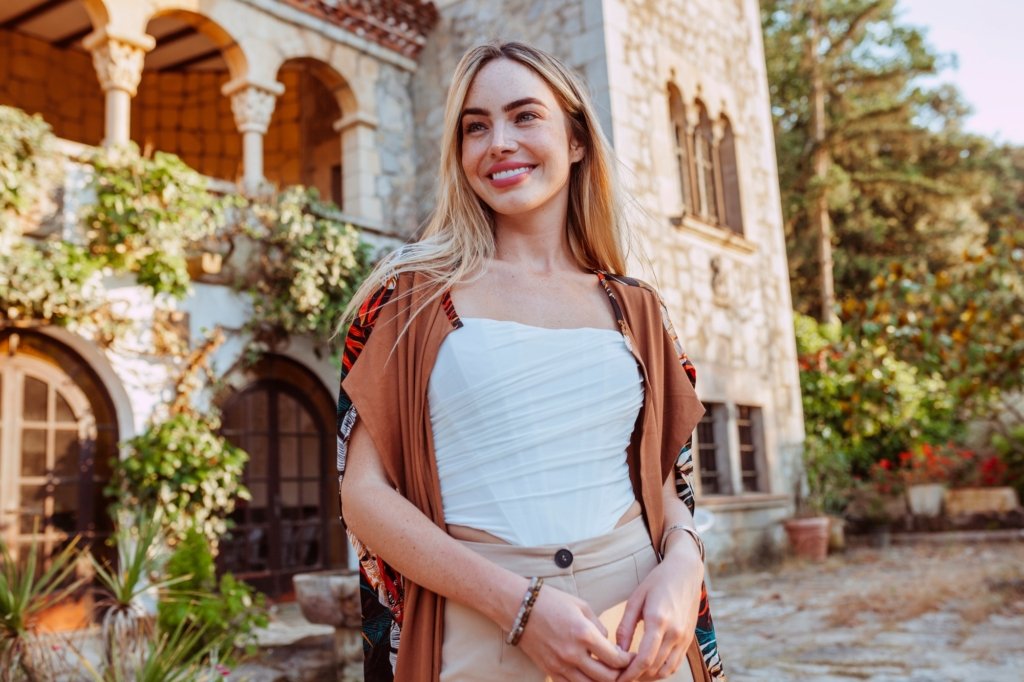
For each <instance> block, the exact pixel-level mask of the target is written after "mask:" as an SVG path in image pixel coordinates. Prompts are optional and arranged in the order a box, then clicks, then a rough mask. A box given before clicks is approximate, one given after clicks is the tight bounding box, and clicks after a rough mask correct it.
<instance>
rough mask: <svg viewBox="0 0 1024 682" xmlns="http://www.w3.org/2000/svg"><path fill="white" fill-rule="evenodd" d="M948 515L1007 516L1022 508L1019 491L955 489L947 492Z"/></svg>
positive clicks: (1007, 489)
mask: <svg viewBox="0 0 1024 682" xmlns="http://www.w3.org/2000/svg"><path fill="white" fill-rule="evenodd" d="M944 502H945V505H946V514H947V515H949V516H968V515H970V514H1005V513H1007V512H1012V511H1014V510H1016V509H1019V508H1020V500H1018V499H1017V491H1016V490H1014V489H1013V488H1010V487H1005V488H954V489H953V490H947V491H946V497H945V500H944Z"/></svg>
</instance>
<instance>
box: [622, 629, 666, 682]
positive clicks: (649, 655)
mask: <svg viewBox="0 0 1024 682" xmlns="http://www.w3.org/2000/svg"><path fill="white" fill-rule="evenodd" d="M660 647H661V630H660V629H658V628H655V627H646V628H644V637H643V639H641V640H640V648H639V649H638V650H637V652H636V657H635V658H634V659H633V662H632V663H630V664H629V667H628V668H626V669H625V670H624V671H623V672H622V674H621V675H619V679H618V682H633V681H634V680H639V679H641V677H642V676H643V675H645V674H650V673H652V672H654V671H656V670H657V668H654V669H653V670H652V669H651V664H652V663H654V660H655V657H656V656H657V655H658V650H659V649H660Z"/></svg>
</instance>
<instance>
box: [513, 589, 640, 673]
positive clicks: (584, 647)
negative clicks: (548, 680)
mask: <svg viewBox="0 0 1024 682" xmlns="http://www.w3.org/2000/svg"><path fill="white" fill-rule="evenodd" d="M519 648H520V649H522V650H523V653H525V654H526V655H527V656H529V657H530V660H532V661H533V662H534V663H535V664H536V665H537V667H539V668H540V669H541V670H543V671H544V672H545V673H547V674H548V675H550V676H551V677H552V679H553V680H555V682H560V681H561V680H568V681H569V682H614V681H615V679H616V678H617V677H618V676H619V673H620V672H621V671H622V670H623V669H624V668H626V667H627V666H628V665H629V663H630V661H632V660H633V654H630V653H629V652H626V651H623V650H622V649H620V648H618V647H617V646H616V645H614V644H612V643H611V641H609V639H608V630H607V629H606V628H605V627H604V625H602V624H601V621H600V620H598V619H597V616H596V615H594V612H593V611H592V610H591V609H590V606H589V605H588V604H587V603H586V602H585V601H583V600H582V599H579V598H578V597H574V596H572V595H571V594H568V593H566V592H563V591H561V590H559V589H556V588H554V587H550V586H547V585H545V586H543V587H541V589H540V593H539V594H538V596H537V601H536V602H535V603H534V605H533V612H532V613H531V614H530V619H529V621H528V622H527V624H526V628H525V629H524V630H523V636H522V638H521V639H520V640H519Z"/></svg>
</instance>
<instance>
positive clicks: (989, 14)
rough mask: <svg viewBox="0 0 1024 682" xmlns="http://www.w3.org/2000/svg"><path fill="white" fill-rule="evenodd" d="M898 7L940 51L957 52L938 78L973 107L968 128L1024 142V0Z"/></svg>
mask: <svg viewBox="0 0 1024 682" xmlns="http://www.w3.org/2000/svg"><path fill="white" fill-rule="evenodd" d="M897 9H898V11H900V12H901V13H902V18H903V20H904V22H905V23H908V24H914V25H917V26H924V27H926V28H927V29H928V32H927V36H928V43H929V44H930V45H931V46H932V47H934V48H935V49H936V50H937V51H938V52H941V53H950V52H952V53H955V54H956V55H957V61H958V66H957V68H956V69H955V70H954V69H952V68H950V69H946V70H945V71H944V72H943V73H942V75H941V77H940V78H939V82H951V83H953V84H955V85H956V86H957V87H958V88H959V89H960V92H961V93H963V97H964V99H965V100H966V101H967V102H968V103H969V104H970V105H971V107H972V108H973V109H974V114H973V115H972V116H971V117H970V118H969V119H968V120H967V123H966V126H965V127H966V128H967V130H969V131H971V132H976V133H981V134H984V135H988V136H990V137H995V138H996V139H998V140H1000V141H1003V142H1012V143H1014V144H1018V145H1024V41H1022V40H1021V31H1022V30H1024V0H898V3H897Z"/></svg>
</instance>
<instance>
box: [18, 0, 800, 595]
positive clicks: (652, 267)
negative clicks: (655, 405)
mask: <svg viewBox="0 0 1024 682" xmlns="http://www.w3.org/2000/svg"><path fill="white" fill-rule="evenodd" d="M494 39H501V40H511V39H518V40H526V41H529V42H532V43H535V44H537V45H539V46H540V47H542V48H545V49H547V50H550V51H551V52H553V53H555V54H557V55H559V56H560V57H562V58H563V59H564V60H565V61H566V62H567V63H568V64H569V65H570V66H572V67H574V68H576V69H578V70H579V71H580V73H582V74H583V76H584V77H585V78H586V80H587V82H588V83H589V85H590V87H591V89H592V92H593V95H594V97H595V100H596V103H597V106H598V109H599V110H600V115H601V118H602V124H603V126H604V128H605V131H606V133H607V134H608V136H609V138H610V139H611V140H612V141H613V144H614V147H615V149H616V152H617V154H618V157H619V160H620V161H621V166H622V173H623V177H624V178H625V180H626V182H627V184H628V186H629V187H630V189H631V191H632V193H633V195H634V196H635V197H636V199H637V210H636V211H635V212H634V213H635V214H636V215H635V220H634V222H635V225H636V229H637V232H638V234H639V237H640V240H639V241H640V242H641V245H642V249H641V251H642V253H643V254H645V256H644V257H638V258H637V259H636V266H637V273H638V274H639V276H641V277H643V278H644V279H648V280H652V281H654V282H655V283H656V284H657V285H658V286H659V288H660V290H661V292H662V295H663V296H664V298H665V300H666V302H667V304H668V307H669V309H670V312H671V315H672V317H673V319H674V322H675V324H676V327H677V330H678V331H679V334H680V337H681V339H682V340H683V343H684V345H685V346H686V348H687V350H688V352H689V354H690V356H691V357H692V359H693V360H694V363H695V364H696V365H697V367H698V371H699V375H700V378H699V383H698V390H699V393H700V395H701V397H702V399H703V400H704V401H705V402H706V404H707V406H708V413H707V416H706V418H705V419H704V421H703V422H702V423H701V424H700V425H699V427H698V433H697V436H696V446H697V447H696V452H697V453H698V460H699V470H700V476H699V490H698V500H699V501H698V506H700V507H702V508H704V509H707V510H710V511H712V512H714V515H715V516H714V526H713V527H712V528H711V529H710V530H709V531H708V533H707V536H708V545H709V551H710V552H711V558H712V561H713V562H715V564H718V565H727V564H733V563H735V562H738V561H748V560H755V559H758V558H761V557H765V556H769V555H772V554H774V553H776V552H777V551H778V549H779V548H780V547H781V542H782V535H781V530H780V528H779V527H778V524H777V522H778V521H779V520H780V519H782V518H784V517H786V516H787V515H789V514H790V513H791V512H792V508H793V500H792V494H791V492H792V486H791V483H792V480H793V472H794V466H795V462H796V460H797V459H798V456H799V451H800V447H801V442H802V439H803V430H802V429H803V426H802V415H801V410H800V400H799V384H798V374H797V366H796V358H795V347H794V339H793V331H792V320H791V306H790V294H789V285H788V279H787V267H786V256H785V251H784V240H783V234H782V222H781V211H780V206H779V194H778V180H777V175H776V168H775V159H774V147H773V140H772V128H771V119H770V114H769V103H768V88H767V82H766V75H765V65H764V55H763V49H762V45H761V37H760V23H759V16H758V5H757V2H756V0H659V1H658V2H653V1H651V0H508V1H504V2H499V1H498V0H435V2H433V3H430V2H426V1H425V0H404V1H403V0H379V1H370V0H6V2H4V3H2V4H0V104H4V105H10V106H15V107H19V108H21V109H24V110H26V111H28V112H30V113H39V114H40V115H41V116H42V117H43V118H44V119H45V120H46V121H47V122H48V123H49V124H50V125H51V126H52V128H53V130H54V132H55V133H56V135H57V136H58V137H60V138H61V149H62V153H63V154H64V155H65V156H66V157H67V160H68V163H69V164H70V165H72V166H74V165H76V164H77V165H79V166H80V165H82V163H83V161H82V160H83V159H85V158H87V155H88V154H87V153H88V150H89V148H90V147H94V146H98V145H103V144H106V145H116V144H120V143H123V142H126V141H129V140H131V141H134V142H136V143H137V144H138V145H139V146H140V147H141V148H143V149H155V150H162V151H168V152H173V153H175V154H178V155H179V156H181V158H182V159H184V160H185V161H186V162H187V163H188V164H189V165H190V166H192V167H193V168H195V169H196V170H198V171H199V172H201V173H203V174H205V175H206V176H209V177H210V178H212V179H215V180H216V181H217V182H215V183H214V186H216V187H218V188H219V190H220V191H234V190H235V188H237V190H238V191H242V192H255V191H258V190H259V188H260V187H261V186H262V185H263V184H264V183H267V182H269V183H272V184H275V185H278V186H284V185H289V184H295V183H301V184H305V185H308V186H313V187H316V188H317V189H318V190H319V191H320V194H321V196H324V197H327V198H330V199H332V200H333V201H334V202H335V203H337V204H338V206H340V208H341V211H342V213H343V214H344V216H346V218H347V219H348V220H350V221H352V222H353V223H354V224H355V225H357V226H358V227H360V228H361V229H362V230H363V234H364V235H367V236H368V237H369V238H371V239H374V240H377V242H378V243H384V244H395V243H398V241H400V240H402V239H404V238H407V237H408V236H410V235H412V234H413V232H414V231H415V229H416V227H417V226H418V224H419V223H420V222H421V221H422V220H423V219H424V218H425V217H426V215H427V213H428V212H429V209H430V204H431V192H432V191H433V187H432V185H431V179H432V178H433V177H434V175H435V174H434V172H433V169H434V167H435V165H436V163H437V157H438V150H437V148H436V145H437V140H438V137H439V136H438V129H439V127H440V124H441V117H442V111H441V109H442V104H443V98H444V91H445V88H446V86H447V83H448V79H449V75H450V73H451V71H452V69H453V67H454V65H455V63H456V61H457V59H458V57H459V56H460V55H461V53H462V52H463V51H464V50H465V49H466V48H467V47H469V46H471V45H474V44H476V43H478V42H481V41H484V40H494ZM0 134H2V131H0ZM63 194H64V196H63V200H64V202H65V203H67V202H71V203H73V201H72V200H73V199H74V192H73V191H72V189H71V188H65V191H64V193H63ZM85 200H87V198H86V199H85ZM65 213H67V211H65ZM68 215H69V216H70V217H69V218H68V219H69V220H72V221H73V220H74V215H73V212H72V213H68ZM104 287H105V289H104V291H105V295H106V296H109V297H110V298H111V299H116V300H122V301H125V302H127V303H128V304H129V307H130V308H131V309H132V311H133V315H135V317H136V319H137V321H139V322H140V323H142V324H145V323H146V321H147V320H148V319H150V318H152V316H153V315H154V314H155V311H154V309H153V307H152V301H150V300H148V299H147V298H146V297H145V296H144V295H142V294H141V293H140V291H139V287H137V286H135V285H134V283H133V282H131V281H107V282H105V283H104ZM245 311H246V305H245V303H244V301H241V300H239V299H238V298H237V297H236V296H235V295H234V294H233V293H232V292H230V291H229V290H228V289H226V288H225V287H223V286H219V285H217V284H203V283H200V284H197V285H196V286H195V291H194V293H193V294H192V295H191V296H190V297H189V298H187V299H186V300H185V301H184V302H183V304H182V305H181V311H180V312H182V313H184V317H183V319H184V320H185V321H186V322H187V327H188V332H189V335H190V337H191V338H192V339H198V338H199V335H200V330H201V329H203V328H204V327H210V326H212V325H213V324H214V323H217V324H220V325H221V326H223V327H225V328H227V329H228V330H229V331H230V330H232V329H235V330H237V329H240V328H241V326H242V324H243V323H244V320H245V315H246V312H245ZM147 316H148V317H147ZM139 343H140V344H142V345H145V344H146V343H147V340H146V338H145V337H142V338H140V340H139ZM244 344H245V339H244V338H242V337H241V336H240V335H237V334H236V335H234V336H233V337H231V339H230V340H229V342H228V343H227V344H225V346H224V347H223V348H222V349H221V350H220V351H219V352H218V355H217V357H216V358H215V363H214V366H215V368H218V369H219V370H221V371H224V372H228V373H229V374H230V375H229V376H228V377H226V378H227V383H228V384H229V385H230V386H232V387H233V388H232V391H233V392H232V394H231V396H230V397H229V398H228V399H227V400H226V402H225V422H226V426H227V427H228V433H229V435H230V436H231V437H232V438H233V439H237V440H238V441H239V442H241V443H242V444H244V445H245V447H246V448H247V449H248V450H249V451H250V454H251V455H252V458H253V459H252V461H251V462H250V464H249V470H248V473H247V478H246V480H247V484H248V486H249V487H250V489H251V490H252V491H253V498H254V499H253V500H252V501H251V502H249V503H248V504H247V505H244V508H243V510H242V516H241V517H240V522H241V523H240V526H239V528H240V533H239V536H240V538H241V539H240V540H239V542H240V543H241V545H239V547H238V548H237V552H236V554H235V561H236V565H235V566H233V568H234V569H235V570H236V572H238V573H240V574H241V575H243V576H246V577H248V578H249V579H250V580H252V581H253V582H255V583H256V584H257V585H259V586H260V587H261V588H263V589H265V590H267V591H269V592H271V593H274V594H277V593H281V592H287V591H289V589H290V588H289V581H290V577H291V575H293V574H294V573H296V572H299V571H307V570H314V569H318V568H323V567H330V566H338V565H343V564H345V563H346V562H347V561H349V560H350V559H349V558H348V557H347V551H346V547H345V544H344V540H343V536H342V533H341V529H340V526H339V524H338V521H337V520H336V518H335V516H336V514H335V508H336V507H335V498H334V493H333V490H332V488H333V486H334V485H335V484H334V464H333V457H332V452H333V433H334V425H333V414H334V408H333V400H334V393H335V391H336V383H337V376H336V370H335V369H334V367H333V366H332V365H331V364H330V362H329V361H327V360H326V359H324V358H322V357H319V356H318V355H317V354H316V353H314V351H313V345H312V343H310V342H309V340H307V339H302V338H296V339H292V340H291V341H290V342H289V343H288V344H286V345H285V346H284V347H283V348H281V349H280V350H279V351H278V352H277V353H275V354H274V355H272V356H269V357H268V358H267V359H265V361H264V362H262V363H261V364H260V365H258V366H257V367H256V368H255V369H251V370H245V371H242V370H238V369H231V368H233V367H236V363H235V360H236V359H237V358H238V356H239V355H240V354H241V353H242V352H243V350H244ZM150 352H156V351H155V350H154V349H152V348H150ZM140 357H145V354H142V355H141V356H140V355H139V354H138V353H136V354H130V353H126V352H122V351H120V350H118V349H117V348H101V347H100V346H99V345H98V344H97V343H95V342H94V340H92V339H89V338H83V337H80V336H77V335H75V334H72V333H70V332H68V331H66V330H64V329H57V328H42V329H31V330H23V329H16V328H13V327H11V326H9V325H5V327H4V328H3V329H2V330H0V382H2V384H0V385H2V424H0V433H2V438H0V472H2V474H3V475H2V477H0V480H2V484H0V514H4V515H5V518H2V519H0V528H2V530H0V532H2V533H4V536H5V538H6V539H8V540H13V541H18V540H19V539H20V540H24V539H25V538H26V537H27V533H29V532H30V531H29V529H30V527H31V526H30V524H29V525H26V524H25V523H24V521H22V522H17V521H16V519H17V517H18V516H19V515H20V516H21V518H22V519H25V518H28V517H30V516H33V515H35V516H38V517H40V518H42V519H43V521H44V523H43V527H42V529H41V531H40V532H41V534H42V535H43V536H45V537H46V538H47V541H48V542H51V543H56V542H58V541H59V540H60V538H62V537H64V536H66V535H67V534H69V533H75V532H98V531H97V529H99V528H102V527H103V526H104V524H105V521H104V518H103V511H102V507H103V505H102V503H101V502H100V497H99V490H100V489H101V488H102V485H103V482H104V477H105V476H107V475H109V473H108V472H109V466H106V465H104V461H109V458H110V457H115V456H117V446H116V443H117V442H118V441H120V440H123V439H126V438H129V437H131V436H133V435H135V434H137V433H139V432H140V431H141V430H142V429H143V428H144V426H145V424H146V423H147V421H148V420H149V419H150V418H151V417H152V416H153V415H154V413H155V412H156V411H158V410H159V406H160V402H161V396H162V394H164V393H166V384H167V376H166V372H165V370H163V369H162V365H160V363H158V362H146V361H145V360H144V359H143V360H140V359H139V358H140ZM69 453H70V454H69ZM86 453H88V455H87V454H86ZM68 457H71V458H72V459H73V460H74V462H73V463H72V465H71V466H64V465H62V464H61V462H65V464H66V460H67V458H68ZM75 462H77V463H79V464H83V463H87V464H88V466H87V467H86V468H85V469H81V470H80V472H79V474H78V475H76V474H75V466H74V463H75ZM62 466H64V469H65V470H61V467H62ZM82 472H84V473H82ZM272 547H278V548H281V547H286V548H287V549H286V550H285V549H278V550H272V549H271V548H272Z"/></svg>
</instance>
